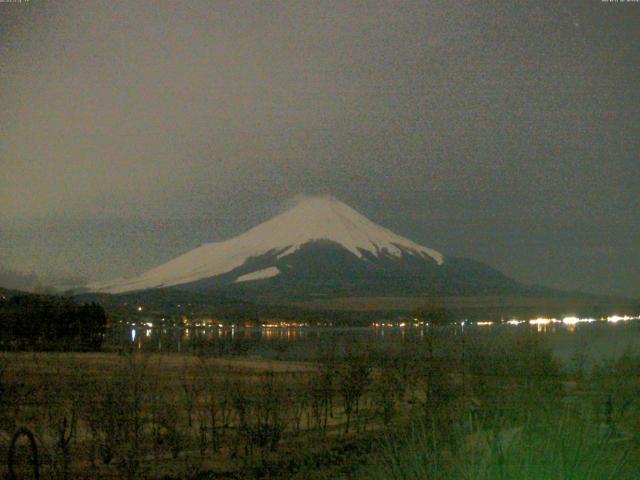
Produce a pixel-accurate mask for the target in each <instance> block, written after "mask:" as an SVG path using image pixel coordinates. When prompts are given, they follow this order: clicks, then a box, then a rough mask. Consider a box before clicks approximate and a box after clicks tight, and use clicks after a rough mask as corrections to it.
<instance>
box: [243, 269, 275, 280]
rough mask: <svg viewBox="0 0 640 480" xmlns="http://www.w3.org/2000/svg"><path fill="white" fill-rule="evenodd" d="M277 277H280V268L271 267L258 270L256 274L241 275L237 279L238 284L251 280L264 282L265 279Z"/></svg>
mask: <svg viewBox="0 0 640 480" xmlns="http://www.w3.org/2000/svg"><path fill="white" fill-rule="evenodd" d="M276 275H280V270H278V267H269V268H265V269H263V270H257V271H255V272H251V273H247V274H246V275H240V276H239V277H238V278H236V283H240V282H248V281H249V280H262V279H263V278H271V277H275V276H276Z"/></svg>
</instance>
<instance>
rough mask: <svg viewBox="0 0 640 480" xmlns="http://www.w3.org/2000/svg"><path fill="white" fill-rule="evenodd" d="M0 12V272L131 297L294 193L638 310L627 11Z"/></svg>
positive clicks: (601, 6) (485, 7)
mask: <svg viewBox="0 0 640 480" xmlns="http://www.w3.org/2000/svg"><path fill="white" fill-rule="evenodd" d="M521 3H524V2H508V1H504V2H487V1H478V2H465V1H457V2H450V1H446V2H410V1H403V2H357V3H356V2H329V1H317V2H300V1H292V2H274V3H272V2H241V1H233V2H210V1H196V0H191V1H188V2H180V1H170V2H169V1H167V2H144V1H135V2H131V1H126V2H118V1H113V0H109V1H106V2H95V1H87V2H67V1H61V0H58V1H54V2H46V3H44V2H41V1H38V0H31V1H29V2H26V3H0V269H13V270H18V271H22V272H29V271H33V272H35V273H36V274H38V275H39V276H41V277H45V278H50V279H53V278H59V277H65V276H76V275H80V276H82V277H84V278H88V279H106V278H110V277H112V276H120V275H128V274H134V273H139V272H141V271H143V270H144V269H147V268H149V267H152V266H155V265H157V264H159V263H162V262H164V261H166V260H168V259H170V258H172V257H173V256H175V255H178V254H180V253H183V252H184V251H186V250H189V249H190V248H193V247H195V246H198V245H199V244H201V243H203V242H206V241H213V240H220V239H223V238H228V237H230V236H233V235H236V234H238V233H241V232H242V231H243V230H245V229H247V228H248V227H250V226H252V225H253V224H254V223H256V222H258V221H260V220H264V219H266V218H268V217H269V216H271V215H272V214H273V213H274V212H275V211H277V210H278V209H279V208H281V205H282V204H283V202H285V201H286V200H287V199H288V198H290V197H292V196H293V195H295V194H298V193H330V194H333V195H335V196H337V197H338V198H340V199H341V200H343V201H345V202H346V203H348V204H350V205H351V206H353V207H354V208H356V209H357V210H359V211H361V212H362V213H364V214H365V215H367V216H369V217H370V218H371V219H372V220H374V221H377V222H379V223H382V224H384V225H385V226H387V227H389V228H391V229H393V230H395V231H396V232H397V233H400V234H402V235H405V236H408V237H409V238H411V239H413V240H415V241H418V242H420V243H423V244H425V245H427V246H430V247H433V248H436V249H439V250H441V251H443V252H444V253H447V254H450V255H457V256H466V257H472V258H475V259H478V260H482V261H485V262H487V263H489V264H491V265H492V266H494V267H497V268H499V269H501V270H502V271H504V272H505V273H507V274H508V275H511V276H513V277H514V278H516V279H518V280H521V281H525V282H530V283H538V284H544V285H549V286H554V287H560V288H567V289H582V290H587V291H593V292H599V293H611V294H622V295H627V296H635V297H640V200H639V199H640V195H639V193H638V188H639V186H640V158H639V153H640V131H639V130H640V115H639V114H640V112H639V110H640V88H639V84H640V4H638V3H605V2H601V1H600V0H582V1H575V2H570V1H560V2H553V1H547V0H545V1H542V0H541V1H539V2H535V1H534V2H526V5H524V4H521Z"/></svg>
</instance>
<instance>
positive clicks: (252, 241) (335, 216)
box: [87, 196, 444, 293]
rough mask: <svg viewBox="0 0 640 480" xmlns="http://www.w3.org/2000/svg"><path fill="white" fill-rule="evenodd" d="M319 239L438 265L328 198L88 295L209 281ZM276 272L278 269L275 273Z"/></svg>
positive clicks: (307, 200) (439, 258) (97, 286)
mask: <svg viewBox="0 0 640 480" xmlns="http://www.w3.org/2000/svg"><path fill="white" fill-rule="evenodd" d="M318 240H329V241H332V242H335V243H338V244H340V245H341V246H342V247H344V248H345V249H347V250H348V251H350V252H351V253H353V254H354V255H355V256H357V257H358V258H364V253H363V252H368V253H369V254H372V255H374V256H376V257H378V256H380V255H383V254H386V255H391V256H395V257H401V256H402V255H403V254H404V253H408V254H411V255H416V256H419V257H422V258H425V259H427V258H431V259H433V260H434V261H435V262H436V263H437V264H438V265H441V264H442V263H443V261H444V257H443V255H442V254H441V253H439V252H437V251H435V250H432V249H430V248H427V247H424V246H422V245H419V244H417V243H415V242H412V241H411V240H408V239H406V238H404V237H401V236H400V235H396V234H395V233H393V232H392V231H390V230H388V229H386V228H384V227H381V226H380V225H377V224H375V223H373V222H372V221H370V220H369V219H367V218H366V217H364V216H363V215H361V214H359V213H358V212H356V211H355V210H354V209H352V208H351V207H349V206H348V205H345V204H344V203H342V202H340V201H339V200H336V199H334V198H332V197H327V196H322V197H303V198H302V199H301V200H300V201H299V202H298V203H297V204H296V205H295V206H294V207H293V208H291V209H290V210H287V211H286V212H284V213H282V214H280V215H278V216H276V217H274V218H272V219H271V220H268V221H266V222H264V223H262V224H260V225H258V226H256V227H254V228H252V229H251V230H249V231H247V232H245V233H243V234H242V235H239V236H237V237H235V238H232V239H230V240H226V241H222V242H216V243H207V244H205V245H202V246H200V247H198V248H196V249H194V250H191V251H190V252H187V253H185V254H184V255H181V256H179V257H177V258H175V259H173V260H171V261H169V262H167V263H165V264H163V265H160V266H159V267H156V268H154V269H152V270H149V271H147V272H145V273H143V274H142V275H140V276H138V277H135V278H130V279H119V280H116V281H113V282H106V283H94V284H91V285H89V286H88V287H87V288H89V289H90V290H92V291H100V292H108V293H121V292H126V291H132V290H143V289H149V288H157V287H168V286H173V285H180V284H183V283H189V282H194V281H196V280H200V279H204V278H209V277H213V276H216V275H220V274H223V273H226V272H229V271H231V270H233V269H235V268H237V267H239V266H241V265H243V264H244V263H245V262H246V261H247V260H248V259H249V258H251V257H257V256H260V255H264V254H267V253H274V254H277V257H278V258H281V257H283V256H285V255H288V254H291V253H293V252H295V251H296V250H298V249H300V247H301V246H302V245H305V244H307V243H309V242H313V241H318ZM266 270H267V271H266V272H265V271H264V270H263V271H262V273H263V274H265V273H266V275H267V277H265V276H262V277H260V276H258V277H251V275H259V272H253V273H249V274H246V275H242V276H241V277H239V278H238V279H236V281H248V280H252V279H257V278H268V277H270V276H274V275H277V273H276V272H275V271H274V270H272V269H266ZM276 270H277V269H276Z"/></svg>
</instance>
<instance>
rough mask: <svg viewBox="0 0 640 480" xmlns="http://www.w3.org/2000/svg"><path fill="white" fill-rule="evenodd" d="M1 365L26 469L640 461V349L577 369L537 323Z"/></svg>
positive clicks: (605, 469)
mask: <svg viewBox="0 0 640 480" xmlns="http://www.w3.org/2000/svg"><path fill="white" fill-rule="evenodd" d="M1 366H2V368H1V376H0V395H1V398H0V401H1V402H0V405H1V410H0V429H1V430H2V437H0V458H6V459H10V460H9V461H8V465H7V469H9V470H12V471H14V472H15V473H16V474H18V475H22V474H24V475H28V474H29V472H31V471H32V470H33V468H35V464H36V463H37V464H38V468H39V469H40V472H41V478H61V479H67V478H131V479H133V478H184V479H195V478H202V479H204V478H305V479H313V478H362V479H368V478H380V479H382V478H384V479H418V478H420V479H425V478H426V479H432V478H433V479H458V478H463V479H464V478H468V479H472V478H473V479H512V478H518V479H520V478H522V479H555V478H557V479H573V478H576V479H578V478H580V479H607V478H611V479H625V478H636V474H637V471H638V469H639V468H640V404H639V401H640V358H638V357H635V356H632V355H628V356H624V357H622V358H620V359H618V360H617V361H615V362H611V363H607V364H601V365H596V366H592V367H589V368H587V367H586V366H584V365H581V364H580V362H579V361H578V362H577V364H576V365H574V368H573V369H572V370H571V372H568V371H565V370H564V369H563V368H561V366H560V365H558V364H557V363H556V362H555V361H554V360H553V358H552V357H551V354H550V352H549V350H548V348H547V347H546V345H545V344H544V343H543V337H540V336H537V335H535V334H534V333H533V332H531V333H530V334H529V333H522V332H519V333H516V332H504V333H501V334H496V335H493V336H484V337H473V338H471V337H468V336H466V335H464V334H463V333H462V332H460V331H458V330H455V329H452V328H443V329H438V330H430V331H429V332H428V334H427V335H425V336H424V337H411V338H407V339H405V341H404V342H402V343H401V344H398V345H393V346H390V345H387V346H385V348H384V349H380V348H377V347H376V345H374V344H364V345H353V348H352V349H350V350H347V351H336V350H332V349H330V348H325V349H324V350H323V351H321V352H320V353H318V354H315V358H314V359H313V361H309V362H299V363H293V362H266V361H262V360H253V359H251V358H246V357H245V358H237V357H233V358H229V357H225V358H213V357H212V356H211V355H210V354H207V355H158V354H140V353H133V352H128V351H122V352H120V353H114V354H105V353H66V354H63V353H6V354H4V355H3V356H2V359H1ZM20 428H25V429H26V430H23V432H24V433H25V434H24V435H21V436H19V437H18V438H16V439H15V442H13V441H12V438H13V435H14V433H15V432H17V431H19V429H20ZM26 432H30V433H32V434H33V440H34V442H35V446H36V450H37V455H38V458H37V462H36V460H35V459H34V457H33V451H32V450H33V449H32V448H31V447H30V446H29V445H30V444H29V436H28V434H27V433H26ZM29 478H30V477H29Z"/></svg>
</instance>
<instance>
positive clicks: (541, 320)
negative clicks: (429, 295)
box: [373, 315, 640, 328]
mask: <svg viewBox="0 0 640 480" xmlns="http://www.w3.org/2000/svg"><path fill="white" fill-rule="evenodd" d="M629 320H640V316H635V317H633V316H630V315H622V316H621V315H610V316H608V317H602V318H600V319H599V320H598V319H595V318H592V317H588V318H578V317H574V316H567V317H564V318H562V319H558V318H545V317H538V318H533V319H531V320H518V319H515V318H514V319H511V320H508V321H506V322H504V323H506V324H507V325H521V324H523V323H528V324H529V325H537V326H541V325H550V324H552V323H562V324H564V325H568V326H575V325H577V324H578V323H593V322H597V321H601V322H608V323H618V322H626V321H629ZM469 323H474V324H475V325H477V326H480V327H486V326H491V325H494V324H496V323H501V322H493V321H476V322H469V320H463V321H462V322H460V324H461V325H462V326H465V325H467V324H469ZM422 325H429V322H415V323H405V322H401V323H393V322H388V323H384V322H376V323H374V324H373V326H374V327H401V328H402V327H408V326H412V327H419V326H422Z"/></svg>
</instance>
